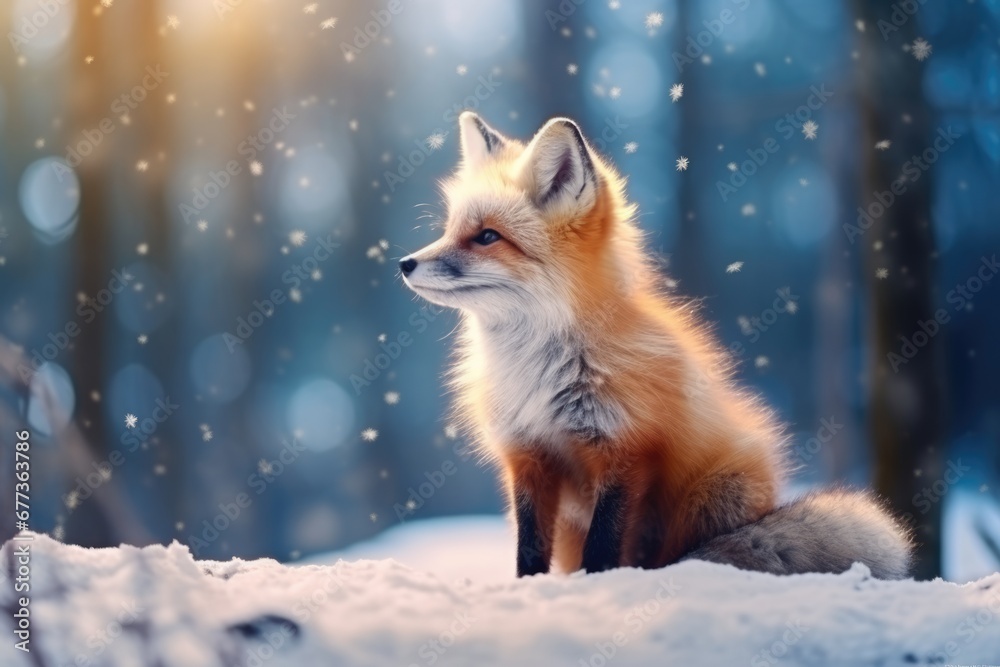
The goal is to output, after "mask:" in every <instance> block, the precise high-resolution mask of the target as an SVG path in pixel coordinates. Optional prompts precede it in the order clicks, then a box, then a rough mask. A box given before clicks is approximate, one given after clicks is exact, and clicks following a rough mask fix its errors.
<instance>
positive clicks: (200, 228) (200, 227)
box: [197, 220, 208, 232]
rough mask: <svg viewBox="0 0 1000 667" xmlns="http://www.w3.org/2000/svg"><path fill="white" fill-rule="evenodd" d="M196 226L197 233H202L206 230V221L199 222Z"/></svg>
mask: <svg viewBox="0 0 1000 667" xmlns="http://www.w3.org/2000/svg"><path fill="white" fill-rule="evenodd" d="M197 224H198V231H199V232H203V231H205V230H206V229H208V220H199V221H198V223H197Z"/></svg>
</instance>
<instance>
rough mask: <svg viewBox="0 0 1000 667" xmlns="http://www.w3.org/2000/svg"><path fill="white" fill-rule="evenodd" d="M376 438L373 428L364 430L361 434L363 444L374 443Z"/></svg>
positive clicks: (376, 433)
mask: <svg viewBox="0 0 1000 667" xmlns="http://www.w3.org/2000/svg"><path fill="white" fill-rule="evenodd" d="M377 437H378V431H377V430H375V429H373V428H366V429H365V430H364V431H362V432H361V439H362V440H364V441H365V442H374V441H375V438H377Z"/></svg>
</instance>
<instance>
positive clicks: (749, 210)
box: [740, 204, 757, 217]
mask: <svg viewBox="0 0 1000 667" xmlns="http://www.w3.org/2000/svg"><path fill="white" fill-rule="evenodd" d="M740 213H742V214H743V215H745V216H748V217H749V216H751V215H755V214H756V213H757V207H756V206H754V205H753V204H743V208H741V209H740Z"/></svg>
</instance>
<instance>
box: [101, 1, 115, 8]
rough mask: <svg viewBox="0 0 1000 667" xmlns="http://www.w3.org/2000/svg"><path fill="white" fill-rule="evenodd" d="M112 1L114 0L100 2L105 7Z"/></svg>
mask: <svg viewBox="0 0 1000 667" xmlns="http://www.w3.org/2000/svg"><path fill="white" fill-rule="evenodd" d="M114 1H115V0H101V4H102V5H104V6H105V7H110V6H111V3H113V2H114Z"/></svg>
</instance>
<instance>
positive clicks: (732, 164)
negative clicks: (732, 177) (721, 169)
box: [726, 162, 739, 171]
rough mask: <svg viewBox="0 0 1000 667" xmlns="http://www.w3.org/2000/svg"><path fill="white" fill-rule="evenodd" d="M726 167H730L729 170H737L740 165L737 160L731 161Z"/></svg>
mask: <svg viewBox="0 0 1000 667" xmlns="http://www.w3.org/2000/svg"><path fill="white" fill-rule="evenodd" d="M726 169H728V170H729V171H736V170H737V169H739V165H737V164H736V163H735V162H730V163H729V164H727V165H726Z"/></svg>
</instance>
